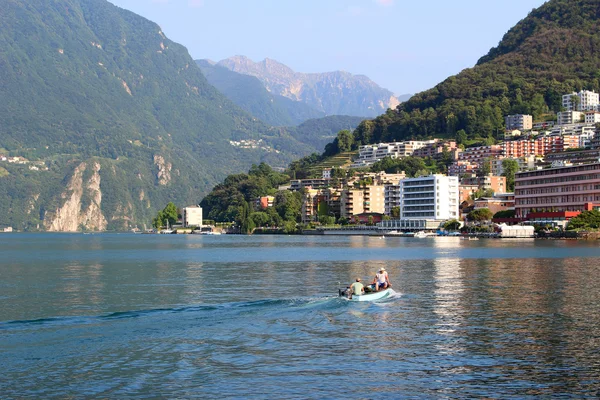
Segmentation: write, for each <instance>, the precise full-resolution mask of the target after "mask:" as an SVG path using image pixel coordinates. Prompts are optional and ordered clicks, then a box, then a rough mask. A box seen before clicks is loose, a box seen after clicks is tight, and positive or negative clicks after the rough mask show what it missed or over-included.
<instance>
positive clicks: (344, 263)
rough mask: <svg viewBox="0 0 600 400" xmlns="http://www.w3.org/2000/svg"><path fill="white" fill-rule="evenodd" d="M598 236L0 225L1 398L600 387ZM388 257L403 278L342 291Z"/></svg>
mask: <svg viewBox="0 0 600 400" xmlns="http://www.w3.org/2000/svg"><path fill="white" fill-rule="evenodd" d="M599 257H600V247H599V246H598V242H585V241H550V240H547V241H546V240H533V239H522V240H510V239H507V240H501V239H487V240H486V239H482V240H478V241H467V240H460V239H459V238H427V239H416V238H399V237H393V238H392V237H388V238H381V237H367V236H351V237H347V236H283V235H282V236H238V235H221V236H199V235H134V234H88V235H83V234H16V233H15V234H4V235H0V376H1V377H2V378H0V393H1V397H2V398H9V399H11V398H23V397H33V398H69V397H72V398H92V397H102V398H156V397H163V398H232V399H235V398H237V399H245V398H254V399H274V398H281V399H283V398H285V399H316V398H330V399H336V398H345V397H352V398H359V399H360V398H364V399H376V398H465V397H477V398H480V397H488V398H519V399H522V398H534V397H540V396H541V397H560V396H563V397H597V396H598V394H599V390H600V389H599V388H600V311H599V305H600V282H599V277H600V258H599ZM382 266H385V267H386V269H387V270H388V272H389V274H390V278H391V281H392V283H393V289H394V291H395V293H394V294H393V296H392V297H391V298H389V299H386V300H384V301H381V302H373V303H354V302H348V301H346V300H344V299H341V298H339V297H338V296H337V291H338V287H340V286H341V287H345V286H346V285H347V284H349V283H351V282H352V281H353V280H354V278H355V277H361V278H363V279H365V280H371V279H372V277H373V276H374V274H375V272H376V271H377V270H378V269H379V268H380V267H382Z"/></svg>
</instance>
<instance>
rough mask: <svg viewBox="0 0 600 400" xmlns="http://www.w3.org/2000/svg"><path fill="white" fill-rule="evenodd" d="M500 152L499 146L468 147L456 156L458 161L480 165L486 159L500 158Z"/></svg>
mask: <svg viewBox="0 0 600 400" xmlns="http://www.w3.org/2000/svg"><path fill="white" fill-rule="evenodd" d="M502 151H503V150H502V146H501V145H492V146H479V147H469V148H466V149H465V150H464V151H462V152H461V153H460V154H459V155H458V160H459V161H469V162H471V163H475V164H479V165H481V164H482V163H483V161H484V160H486V159H488V158H497V157H500V156H501V155H502Z"/></svg>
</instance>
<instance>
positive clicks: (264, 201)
mask: <svg viewBox="0 0 600 400" xmlns="http://www.w3.org/2000/svg"><path fill="white" fill-rule="evenodd" d="M274 202H275V196H262V197H259V198H258V199H256V207H257V208H258V209H260V210H266V209H267V208H269V207H273V203H274Z"/></svg>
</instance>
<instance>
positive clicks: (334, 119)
mask: <svg viewBox="0 0 600 400" xmlns="http://www.w3.org/2000/svg"><path fill="white" fill-rule="evenodd" d="M362 120H363V119H362V118H361V117H351V116H348V115H330V116H328V117H324V118H318V119H310V120H308V121H305V122H303V123H302V124H300V125H299V126H297V127H289V128H287V130H288V131H289V132H290V134H291V135H292V136H293V137H295V138H296V139H297V140H298V141H300V142H302V143H305V144H307V145H309V146H311V147H314V148H315V149H317V150H318V151H322V150H323V149H324V148H325V145H326V144H327V143H329V142H331V140H332V139H334V138H335V137H336V135H337V134H338V132H339V131H342V130H353V129H354V128H356V127H357V126H358V124H360V122H361V121H362Z"/></svg>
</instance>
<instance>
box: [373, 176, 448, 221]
mask: <svg viewBox="0 0 600 400" xmlns="http://www.w3.org/2000/svg"><path fill="white" fill-rule="evenodd" d="M386 193H388V194H389V193H393V196H400V202H399V205H398V206H399V207H400V218H399V219H391V220H387V221H381V222H380V223H379V224H378V226H379V227H380V228H382V229H389V230H402V231H419V230H436V229H439V227H440V225H441V224H442V223H443V222H444V221H447V220H449V219H458V217H459V210H458V206H459V198H458V196H459V191H458V178H457V177H455V176H445V175H429V176H421V177H419V178H409V179H404V180H402V181H401V182H400V185H399V189H396V188H388V191H387V192H386ZM390 202H391V201H390V199H387V198H386V204H387V205H388V206H387V207H389V204H390Z"/></svg>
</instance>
